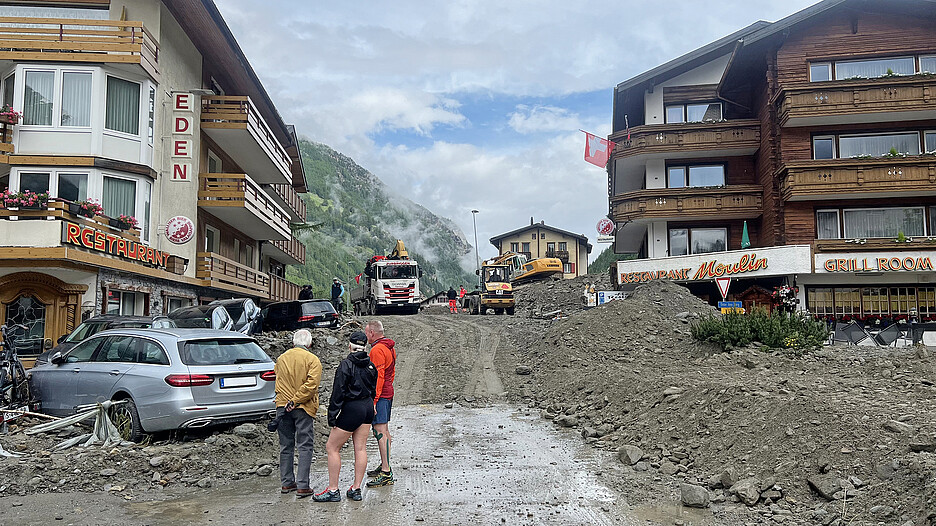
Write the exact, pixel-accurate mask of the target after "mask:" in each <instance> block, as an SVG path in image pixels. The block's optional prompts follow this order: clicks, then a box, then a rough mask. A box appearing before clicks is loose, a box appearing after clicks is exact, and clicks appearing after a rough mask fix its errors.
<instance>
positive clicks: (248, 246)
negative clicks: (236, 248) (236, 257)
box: [244, 243, 254, 267]
mask: <svg viewBox="0 0 936 526" xmlns="http://www.w3.org/2000/svg"><path fill="white" fill-rule="evenodd" d="M244 248H246V249H247V257H246V260H245V262H244V264H245V265H247V266H249V267H253V260H254V258H253V253H254V247H253V245H251V244H249V243H248V244H246V245H244Z"/></svg>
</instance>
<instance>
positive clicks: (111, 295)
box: [106, 289, 142, 316]
mask: <svg viewBox="0 0 936 526" xmlns="http://www.w3.org/2000/svg"><path fill="white" fill-rule="evenodd" d="M137 296H142V294H140V293H136V292H124V291H120V290H111V289H108V290H107V308H106V313H107V314H120V315H122V316H134V315H136V314H138V312H137V309H136V304H137V299H138V298H137ZM141 310H142V309H141ZM139 314H142V312H139Z"/></svg>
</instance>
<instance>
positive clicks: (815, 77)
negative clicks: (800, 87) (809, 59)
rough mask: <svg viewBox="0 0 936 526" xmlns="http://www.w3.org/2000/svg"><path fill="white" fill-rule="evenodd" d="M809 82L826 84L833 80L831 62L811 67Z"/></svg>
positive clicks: (819, 63) (811, 65)
mask: <svg viewBox="0 0 936 526" xmlns="http://www.w3.org/2000/svg"><path fill="white" fill-rule="evenodd" d="M809 80H810V81H811V82H824V81H828V80H832V64H831V63H829V62H818V63H816V64H810V65H809Z"/></svg>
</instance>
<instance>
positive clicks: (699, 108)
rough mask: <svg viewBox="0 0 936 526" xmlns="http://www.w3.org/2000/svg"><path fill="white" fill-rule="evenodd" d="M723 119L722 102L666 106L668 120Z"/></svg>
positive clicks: (699, 120) (697, 120)
mask: <svg viewBox="0 0 936 526" xmlns="http://www.w3.org/2000/svg"><path fill="white" fill-rule="evenodd" d="M720 120H722V105H721V103H720V102H701V103H691V104H674V105H669V106H667V107H666V122H667V123H678V122H717V121H720Z"/></svg>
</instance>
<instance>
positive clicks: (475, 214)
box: [471, 210, 481, 271]
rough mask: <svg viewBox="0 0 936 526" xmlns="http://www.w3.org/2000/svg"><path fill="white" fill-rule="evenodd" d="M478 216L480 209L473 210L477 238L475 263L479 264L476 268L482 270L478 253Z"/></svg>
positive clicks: (472, 215)
mask: <svg viewBox="0 0 936 526" xmlns="http://www.w3.org/2000/svg"><path fill="white" fill-rule="evenodd" d="M477 217H478V211H477V210H472V211H471V223H472V224H473V225H474V238H475V263H476V264H477V265H478V266H477V267H475V268H476V270H477V271H480V270H481V256H479V255H478V221H477V220H476V219H475V218H477Z"/></svg>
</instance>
